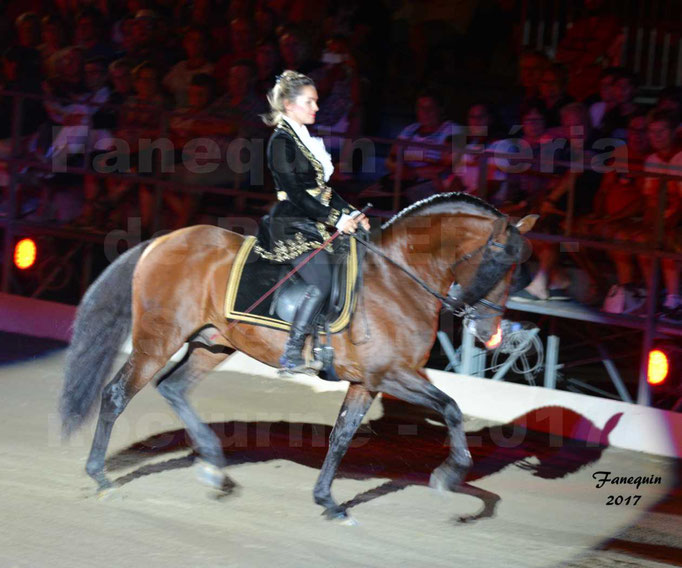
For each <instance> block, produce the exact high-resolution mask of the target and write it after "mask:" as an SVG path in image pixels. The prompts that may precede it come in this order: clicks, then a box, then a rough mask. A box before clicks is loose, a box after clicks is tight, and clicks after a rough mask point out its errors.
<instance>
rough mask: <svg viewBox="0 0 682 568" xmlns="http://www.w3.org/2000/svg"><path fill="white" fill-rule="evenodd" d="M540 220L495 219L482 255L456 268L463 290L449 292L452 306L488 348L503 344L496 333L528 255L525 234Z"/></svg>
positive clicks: (528, 217)
mask: <svg viewBox="0 0 682 568" xmlns="http://www.w3.org/2000/svg"><path fill="white" fill-rule="evenodd" d="M537 219H538V216H537V215H527V216H526V217H524V218H523V219H521V220H520V221H519V222H518V223H516V224H515V225H510V224H509V223H508V219H507V217H499V218H497V219H495V220H494V221H493V227H492V231H491V232H490V233H489V237H488V240H487V241H486V242H485V243H484V245H483V246H482V247H481V254H476V255H472V258H471V259H470V260H467V262H458V263H457V265H456V267H455V269H454V272H455V276H456V278H457V282H458V284H459V286H458V288H459V291H455V292H453V291H452V290H451V293H450V294H449V297H450V299H451V300H452V301H453V305H452V307H453V308H454V310H455V311H459V312H460V313H462V314H463V317H464V321H463V323H464V325H465V326H466V327H467V329H468V330H469V331H470V332H471V333H472V334H473V335H474V336H475V337H476V338H477V339H479V340H480V341H481V342H482V343H484V344H486V346H487V347H495V346H496V345H497V343H499V339H498V340H497V343H496V342H495V338H494V336H495V337H497V336H498V335H499V333H500V332H499V330H500V322H501V319H502V314H503V313H504V306H505V304H506V301H507V296H508V295H509V287H510V285H511V279H512V276H513V270H514V267H515V266H516V265H518V264H519V263H521V262H523V260H525V258H526V251H527V248H526V240H525V239H524V238H523V237H522V236H521V235H522V234H523V233H526V232H528V231H530V230H531V229H532V228H533V225H535V222H536V221H537ZM474 257H477V258H476V260H474Z"/></svg>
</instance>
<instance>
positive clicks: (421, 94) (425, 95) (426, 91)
mask: <svg viewBox="0 0 682 568" xmlns="http://www.w3.org/2000/svg"><path fill="white" fill-rule="evenodd" d="M419 99H432V100H434V101H436V104H437V105H438V108H439V109H441V110H442V109H443V97H442V96H441V94H440V92H439V91H438V89H436V88H435V87H434V86H432V85H430V86H428V87H424V88H423V89H421V90H419V91H418V92H417V96H416V97H415V98H414V100H415V102H416V101H418V100H419Z"/></svg>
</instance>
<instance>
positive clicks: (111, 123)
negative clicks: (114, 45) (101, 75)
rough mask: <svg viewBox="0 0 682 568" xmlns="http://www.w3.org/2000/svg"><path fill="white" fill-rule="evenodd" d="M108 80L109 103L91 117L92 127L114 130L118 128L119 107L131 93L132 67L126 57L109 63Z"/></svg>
mask: <svg viewBox="0 0 682 568" xmlns="http://www.w3.org/2000/svg"><path fill="white" fill-rule="evenodd" d="M107 71H108V82H109V84H110V85H111V89H110V94H109V105H112V106H106V107H104V108H100V109H99V110H98V111H97V112H96V113H95V115H94V116H93V117H92V122H93V127H94V128H106V129H108V130H111V131H114V130H116V129H117V128H118V116H119V109H120V107H121V105H123V103H125V102H126V100H128V97H130V96H132V95H133V73H132V71H133V69H132V66H131V65H130V62H129V61H128V60H127V59H117V60H116V61H113V62H112V63H110V64H109V67H108V69H107Z"/></svg>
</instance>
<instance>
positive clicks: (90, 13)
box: [76, 6, 102, 28]
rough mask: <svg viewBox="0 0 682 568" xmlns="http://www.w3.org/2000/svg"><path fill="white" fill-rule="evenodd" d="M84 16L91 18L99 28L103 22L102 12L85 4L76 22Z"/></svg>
mask: <svg viewBox="0 0 682 568" xmlns="http://www.w3.org/2000/svg"><path fill="white" fill-rule="evenodd" d="M83 18H90V19H91V20H92V22H93V23H94V24H95V27H97V28H99V27H100V24H101V23H102V14H101V12H100V11H99V10H98V9H97V8H94V7H92V6H85V7H84V8H81V9H80V10H79V11H78V14H77V15H76V23H78V22H80V21H81V20H82V19H83Z"/></svg>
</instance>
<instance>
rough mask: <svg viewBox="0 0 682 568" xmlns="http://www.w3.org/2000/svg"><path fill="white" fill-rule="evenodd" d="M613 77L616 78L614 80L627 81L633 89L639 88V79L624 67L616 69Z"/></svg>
mask: <svg viewBox="0 0 682 568" xmlns="http://www.w3.org/2000/svg"><path fill="white" fill-rule="evenodd" d="M614 76H615V77H616V80H618V79H627V80H628V81H629V82H630V84H631V85H632V86H633V87H639V77H638V76H637V73H633V72H631V71H628V70H627V69H625V68H624V67H618V68H616V72H615V73H614Z"/></svg>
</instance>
